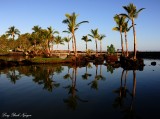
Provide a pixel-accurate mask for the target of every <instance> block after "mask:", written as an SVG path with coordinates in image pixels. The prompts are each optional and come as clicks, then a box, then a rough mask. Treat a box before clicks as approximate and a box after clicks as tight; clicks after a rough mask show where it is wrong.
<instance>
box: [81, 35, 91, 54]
mask: <svg viewBox="0 0 160 119" xmlns="http://www.w3.org/2000/svg"><path fill="white" fill-rule="evenodd" d="M82 40H83V41H85V42H86V52H87V50H88V48H87V42H90V41H92V40H91V39H88V36H87V35H86V36H83V37H82Z"/></svg>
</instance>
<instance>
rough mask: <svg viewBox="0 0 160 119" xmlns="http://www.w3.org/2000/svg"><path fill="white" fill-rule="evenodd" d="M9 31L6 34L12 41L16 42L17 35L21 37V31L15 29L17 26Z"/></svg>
mask: <svg viewBox="0 0 160 119" xmlns="http://www.w3.org/2000/svg"><path fill="white" fill-rule="evenodd" d="M8 29H9V30H8V31H6V34H7V35H8V36H12V39H13V40H14V37H15V35H20V31H19V30H18V29H16V28H15V26H11V27H10V28H8Z"/></svg>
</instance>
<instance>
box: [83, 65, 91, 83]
mask: <svg viewBox="0 0 160 119" xmlns="http://www.w3.org/2000/svg"><path fill="white" fill-rule="evenodd" d="M88 68H92V65H91V64H90V63H89V64H88V65H86V73H85V74H84V75H82V78H83V79H86V80H87V79H88V77H91V76H92V74H89V73H88Z"/></svg>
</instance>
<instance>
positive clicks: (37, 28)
mask: <svg viewBox="0 0 160 119" xmlns="http://www.w3.org/2000/svg"><path fill="white" fill-rule="evenodd" d="M32 30H33V32H32V39H33V43H34V45H35V46H36V45H37V43H39V42H40V33H41V30H42V28H41V27H40V26H38V25H37V26H33V28H32Z"/></svg>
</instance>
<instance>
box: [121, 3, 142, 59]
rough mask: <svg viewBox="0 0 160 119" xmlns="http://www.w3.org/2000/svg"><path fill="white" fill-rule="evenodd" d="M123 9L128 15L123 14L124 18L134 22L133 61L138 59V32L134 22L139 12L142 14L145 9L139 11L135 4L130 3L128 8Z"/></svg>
mask: <svg viewBox="0 0 160 119" xmlns="http://www.w3.org/2000/svg"><path fill="white" fill-rule="evenodd" d="M123 8H124V9H125V11H126V12H127V13H128V14H122V15H123V16H126V17H128V18H129V19H130V20H131V21H132V26H133V36H134V57H133V59H135V60H136V59H137V58H136V52H137V49H136V48H137V41H136V30H135V24H134V20H135V18H137V17H138V14H139V12H141V11H142V10H143V9H145V8H141V9H139V10H137V8H136V6H135V5H134V4H133V3H130V4H129V5H127V6H123Z"/></svg>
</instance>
